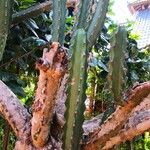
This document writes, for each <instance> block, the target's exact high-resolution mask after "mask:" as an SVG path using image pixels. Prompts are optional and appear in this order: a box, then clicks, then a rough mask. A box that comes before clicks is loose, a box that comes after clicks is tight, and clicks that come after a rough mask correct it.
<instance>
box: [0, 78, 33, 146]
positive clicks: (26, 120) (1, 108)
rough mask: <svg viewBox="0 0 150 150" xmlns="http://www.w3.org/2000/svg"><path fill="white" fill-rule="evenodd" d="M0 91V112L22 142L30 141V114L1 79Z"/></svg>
mask: <svg viewBox="0 0 150 150" xmlns="http://www.w3.org/2000/svg"><path fill="white" fill-rule="evenodd" d="M0 91H1V92H0V113H1V114H2V115H3V117H4V118H5V119H6V120H7V121H8V123H9V125H10V126H11V127H12V129H13V131H14V132H15V134H16V136H17V138H18V139H19V140H20V141H21V142H22V143H30V142H31V140H30V137H31V136H30V129H31V125H30V119H31V116H30V114H29V113H28V112H27V110H26V109H25V108H24V107H23V105H22V104H21V102H20V101H19V99H18V98H17V97H16V96H15V94H14V93H13V92H12V91H10V89H9V88H8V87H7V86H6V85H5V84H4V83H3V82H2V81H1V80H0Z"/></svg>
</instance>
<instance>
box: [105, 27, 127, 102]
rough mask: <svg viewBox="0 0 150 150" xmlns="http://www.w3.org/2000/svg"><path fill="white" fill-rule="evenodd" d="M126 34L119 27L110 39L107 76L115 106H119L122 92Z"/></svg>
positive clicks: (122, 28)
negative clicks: (110, 46)
mask: <svg viewBox="0 0 150 150" xmlns="http://www.w3.org/2000/svg"><path fill="white" fill-rule="evenodd" d="M126 38H127V32H126V30H125V29H124V27H121V26H120V27H119V28H118V30H117V32H116V33H115V36H114V38H113V39H112V48H111V50H110V62H109V76H108V79H109V81H110V87H111V90H112V92H113V95H114V100H115V102H116V103H117V104H121V103H122V102H121V100H122V90H123V85H124V82H125V80H124V79H125V67H124V64H125V51H126V44H127V42H126Z"/></svg>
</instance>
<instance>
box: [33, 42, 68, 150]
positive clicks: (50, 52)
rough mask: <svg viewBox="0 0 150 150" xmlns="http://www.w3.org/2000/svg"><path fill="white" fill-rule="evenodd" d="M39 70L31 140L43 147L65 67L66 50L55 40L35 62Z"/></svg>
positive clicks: (47, 136) (47, 135)
mask: <svg viewBox="0 0 150 150" xmlns="http://www.w3.org/2000/svg"><path fill="white" fill-rule="evenodd" d="M36 65H37V68H38V69H39V70H40V75H39V82H38V88H37V91H36V97H35V101H34V104H33V105H32V109H33V117H32V121H31V124H32V129H31V135H32V141H33V144H34V146H35V147H38V148H39V147H43V146H44V145H45V144H46V142H47V141H48V139H49V134H50V133H49V131H50V123H51V121H52V119H53V114H54V108H55V104H56V94H57V92H58V90H59V87H60V83H61V79H62V77H63V76H64V73H65V71H66V67H67V56H66V50H65V49H63V48H61V47H60V46H59V44H58V43H57V42H53V43H52V44H51V45H50V48H49V49H48V48H45V49H44V52H43V58H42V59H40V60H39V61H38V62H37V64H36Z"/></svg>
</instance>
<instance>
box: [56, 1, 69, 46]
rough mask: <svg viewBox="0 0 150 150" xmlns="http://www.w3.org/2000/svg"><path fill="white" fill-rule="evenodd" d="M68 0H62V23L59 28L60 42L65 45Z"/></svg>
mask: <svg viewBox="0 0 150 150" xmlns="http://www.w3.org/2000/svg"><path fill="white" fill-rule="evenodd" d="M66 11H67V9H66V0H61V24H60V30H59V39H58V41H59V43H60V44H61V45H63V42H64V38H65V24H66Z"/></svg>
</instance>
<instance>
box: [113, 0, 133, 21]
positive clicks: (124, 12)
mask: <svg viewBox="0 0 150 150" xmlns="http://www.w3.org/2000/svg"><path fill="white" fill-rule="evenodd" d="M127 1H128V2H129V1H131V0H114V5H113V12H114V13H115V16H114V17H113V19H114V20H115V21H116V22H117V23H125V22H126V20H127V19H129V20H132V19H133V17H132V15H131V13H130V12H129V9H128V7H127V4H128V3H127Z"/></svg>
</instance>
